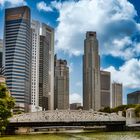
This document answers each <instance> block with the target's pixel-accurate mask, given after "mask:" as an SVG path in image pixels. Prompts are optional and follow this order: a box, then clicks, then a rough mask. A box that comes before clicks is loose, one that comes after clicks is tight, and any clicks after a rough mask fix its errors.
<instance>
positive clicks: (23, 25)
mask: <svg viewBox="0 0 140 140" xmlns="http://www.w3.org/2000/svg"><path fill="white" fill-rule="evenodd" d="M30 25H31V23H30V9H29V8H28V7H27V6H23V7H16V8H10V9H6V10H5V27H4V28H5V29H4V33H5V35H4V60H5V63H4V67H5V72H4V75H5V77H6V83H7V86H8V88H9V90H10V92H11V95H12V96H13V97H14V98H15V99H16V108H15V111H17V110H20V111H23V112H28V111H29V110H30V104H31V90H30V89H31V88H30V87H31V51H32V48H31V27H30ZM16 109H17V110H16Z"/></svg>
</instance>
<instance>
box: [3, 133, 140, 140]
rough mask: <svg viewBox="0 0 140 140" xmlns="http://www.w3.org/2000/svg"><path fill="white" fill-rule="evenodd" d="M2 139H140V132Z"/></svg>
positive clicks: (48, 135)
mask: <svg viewBox="0 0 140 140" xmlns="http://www.w3.org/2000/svg"><path fill="white" fill-rule="evenodd" d="M0 140H140V132H82V133H52V134H31V135H15V136H6V137H0Z"/></svg>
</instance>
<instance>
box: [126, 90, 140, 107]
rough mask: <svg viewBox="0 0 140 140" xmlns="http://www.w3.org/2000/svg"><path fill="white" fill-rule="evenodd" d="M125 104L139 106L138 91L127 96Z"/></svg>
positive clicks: (139, 94)
mask: <svg viewBox="0 0 140 140" xmlns="http://www.w3.org/2000/svg"><path fill="white" fill-rule="evenodd" d="M127 104H140V91H135V92H132V93H129V94H127Z"/></svg>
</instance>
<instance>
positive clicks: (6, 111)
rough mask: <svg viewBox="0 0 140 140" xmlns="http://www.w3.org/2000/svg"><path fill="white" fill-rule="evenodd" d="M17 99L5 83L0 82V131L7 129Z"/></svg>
mask: <svg viewBox="0 0 140 140" xmlns="http://www.w3.org/2000/svg"><path fill="white" fill-rule="evenodd" d="M14 105H15V101H14V99H13V98H12V97H11V95H10V92H9V90H8V88H7V86H6V84H5V83H0V132H3V131H4V130H5V129H6V126H7V123H8V118H9V117H11V116H12V109H13V108H14Z"/></svg>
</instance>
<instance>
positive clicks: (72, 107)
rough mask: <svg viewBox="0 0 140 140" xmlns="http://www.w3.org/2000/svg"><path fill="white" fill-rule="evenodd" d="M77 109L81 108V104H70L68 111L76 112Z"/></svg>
mask: <svg viewBox="0 0 140 140" xmlns="http://www.w3.org/2000/svg"><path fill="white" fill-rule="evenodd" d="M78 107H81V103H72V104H70V109H71V110H78ZM81 108H82V107H81Z"/></svg>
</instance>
